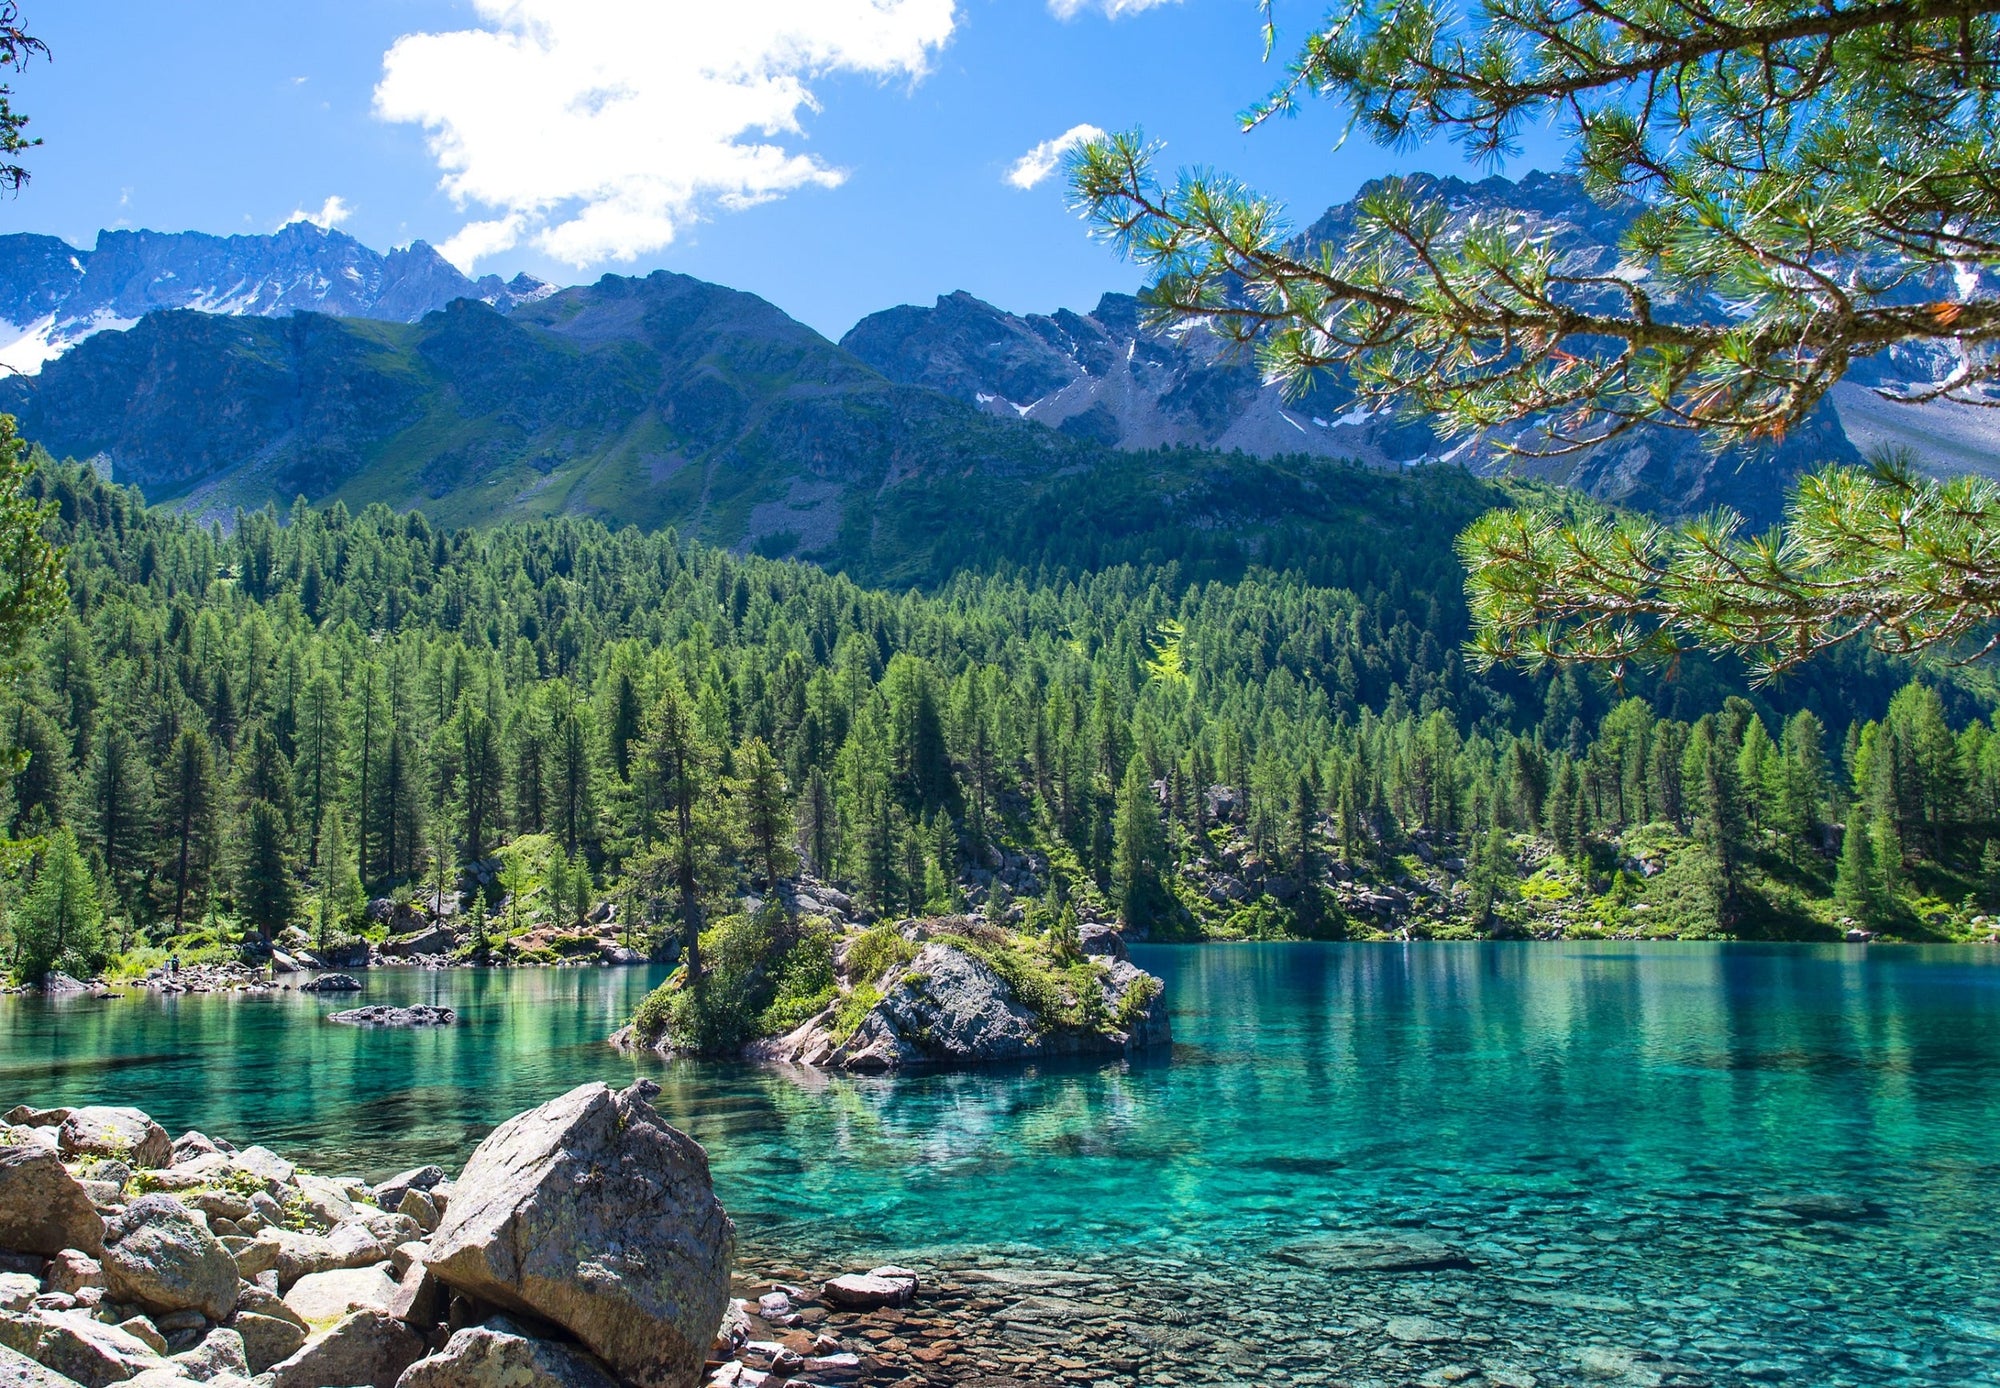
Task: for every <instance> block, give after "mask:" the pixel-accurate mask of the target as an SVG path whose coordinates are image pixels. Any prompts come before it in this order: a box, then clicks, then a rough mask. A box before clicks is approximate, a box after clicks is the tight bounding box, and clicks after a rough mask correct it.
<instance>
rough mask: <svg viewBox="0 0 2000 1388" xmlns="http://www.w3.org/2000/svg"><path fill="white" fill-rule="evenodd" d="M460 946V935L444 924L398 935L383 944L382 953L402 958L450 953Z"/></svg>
mask: <svg viewBox="0 0 2000 1388" xmlns="http://www.w3.org/2000/svg"><path fill="white" fill-rule="evenodd" d="M457 948H458V937H457V936H456V935H454V934H452V933H451V931H450V930H449V929H447V928H446V927H444V926H442V925H434V926H431V927H430V928H429V929H427V930H420V931H418V932H417V933H416V934H414V935H398V936H396V937H395V938H394V939H392V940H390V941H389V942H388V943H387V944H385V945H383V946H382V953H384V954H391V955H395V956H396V957H397V958H400V959H409V958H413V957H415V956H416V955H419V954H450V953H451V952H452V951H453V950H455V949H457Z"/></svg>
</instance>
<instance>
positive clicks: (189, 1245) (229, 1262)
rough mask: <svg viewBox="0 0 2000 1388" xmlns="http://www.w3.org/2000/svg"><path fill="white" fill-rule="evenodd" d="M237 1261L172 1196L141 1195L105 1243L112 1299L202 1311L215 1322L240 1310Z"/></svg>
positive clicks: (115, 1222)
mask: <svg viewBox="0 0 2000 1388" xmlns="http://www.w3.org/2000/svg"><path fill="white" fill-rule="evenodd" d="M237 1281H238V1278H237V1274H236V1259H235V1258H234V1257H232V1256H231V1255H230V1252H229V1250H228V1249H227V1248H224V1247H223V1246H222V1241H221V1240H220V1239H218V1238H216V1237H215V1235H213V1234H211V1233H209V1232H208V1226H206V1225H205V1224H203V1223H202V1222H201V1221H200V1220H198V1219H196V1218H195V1217H194V1215H193V1214H192V1213H191V1212H190V1211H189V1210H188V1208H187V1206H185V1205H183V1204H181V1202H180V1201H178V1200H176V1199H174V1197H173V1196H171V1195H142V1196H140V1197H139V1198H138V1199H137V1200H134V1201H133V1202H132V1203H131V1204H130V1205H127V1206H126V1207H125V1213H123V1214H122V1215H119V1216H118V1218H117V1219H115V1220H113V1221H112V1222H111V1225H110V1227H109V1229H108V1231H107V1232H106V1234H105V1238H104V1282H105V1286H106V1287H107V1288H108V1289H109V1291H110V1293H111V1296H112V1299H113V1300H116V1301H128V1302H137V1303H138V1304H139V1305H141V1306H144V1307H146V1308H147V1309H148V1310H152V1311H161V1312H172V1311H199V1312H201V1313H202V1314H203V1315H204V1316H206V1317H208V1318H209V1319H210V1320H212V1321H219V1320H223V1319H226V1318H227V1317H228V1315H229V1313H230V1312H231V1311H233V1310H235V1309H236V1283H237Z"/></svg>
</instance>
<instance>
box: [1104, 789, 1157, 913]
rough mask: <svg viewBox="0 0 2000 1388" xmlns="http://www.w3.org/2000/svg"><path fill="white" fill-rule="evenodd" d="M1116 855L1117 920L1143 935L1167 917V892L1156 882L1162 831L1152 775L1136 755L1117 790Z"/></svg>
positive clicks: (1114, 877) (1114, 876)
mask: <svg viewBox="0 0 2000 1388" xmlns="http://www.w3.org/2000/svg"><path fill="white" fill-rule="evenodd" d="M1115 853H1116V857H1115V859H1114V862H1113V867H1112V892H1113V895H1114V897H1115V899H1116V901H1117V903H1118V919H1119V922H1120V923H1121V924H1122V925H1123V926H1124V927H1125V928H1126V929H1127V930H1131V931H1134V932H1136V933H1138V934H1140V935H1145V934H1147V933H1148V932H1150V931H1152V930H1154V929H1155V928H1157V927H1159V926H1160V925H1163V924H1164V923H1165V919H1166V903H1165V900H1164V898H1165V896H1166V892H1165V889H1164V887H1163V886H1162V884H1161V874H1162V872H1163V871H1164V868H1165V860H1166V834H1165V830H1164V828H1163V826H1162V825H1161V823H1160V805H1159V799H1158V797H1156V796H1155V795H1154V793H1153V779H1152V776H1151V774H1150V771H1149V769H1148V768H1147V766H1146V763H1145V760H1144V759H1143V758H1142V757H1140V756H1137V755H1134V756H1133V758H1132V760H1131V761H1129V762H1127V763H1126V764H1125V777H1124V780H1123V781H1122V782H1121V783H1120V785H1119V788H1118V814H1117V847H1116V850H1115Z"/></svg>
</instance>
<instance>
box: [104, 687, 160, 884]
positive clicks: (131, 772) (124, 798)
mask: <svg viewBox="0 0 2000 1388" xmlns="http://www.w3.org/2000/svg"><path fill="white" fill-rule="evenodd" d="M88 783H89V785H88V796H89V802H90V829H91V847H92V848H94V849H96V850H97V853H98V855H99V856H100V857H101V858H102V859H103V860H104V869H105V874H106V877H107V879H108V880H107V884H106V885H107V886H109V888H110V890H111V897H112V900H113V901H114V902H116V903H117V905H118V906H119V908H120V909H121V910H122V911H123V912H124V913H125V915H126V916H127V917H128V918H129V917H131V916H132V915H133V914H134V913H135V912H136V911H137V909H138V905H139V888H140V883H141V882H142V881H143V880H144V878H145V872H146V864H147V862H148V860H149V859H150V856H151V851H152V845H151V843H150V837H151V830H152V823H153V817H154V815H155V813H156V808H155V805H154V798H153V776H152V772H151V771H150V770H148V769H147V767H146V765H145V763H144V762H143V761H142V760H141V759H140V755H139V745H138V743H137V742H135V741H134V740H133V737H132V734H131V732H130V731H129V730H128V729H127V728H126V726H125V723H124V721H123V720H121V719H117V718H108V719H106V720H105V721H104V723H103V725H102V726H101V727H100V728H99V729H98V733H97V738H96V743H95V746H94V747H93V749H92V752H91V759H90V771H89V777H88Z"/></svg>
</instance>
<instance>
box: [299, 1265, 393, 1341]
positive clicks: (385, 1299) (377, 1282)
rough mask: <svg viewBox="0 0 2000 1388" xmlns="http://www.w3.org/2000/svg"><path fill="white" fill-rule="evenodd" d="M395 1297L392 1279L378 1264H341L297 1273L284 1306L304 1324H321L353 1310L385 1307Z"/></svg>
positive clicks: (381, 1308)
mask: <svg viewBox="0 0 2000 1388" xmlns="http://www.w3.org/2000/svg"><path fill="white" fill-rule="evenodd" d="M395 1297H396V1283H395V1282H394V1281H393V1280H392V1279H391V1278H390V1277H389V1274H388V1273H386V1272H384V1271H382V1269H381V1268H378V1267H367V1268H344V1269H342V1270H340V1271H339V1272H315V1273H313V1274H312V1275H311V1276H309V1277H301V1278H300V1279H299V1280H298V1281H296V1282H294V1283H293V1284H292V1289H291V1290H290V1291H288V1292H286V1293H285V1306H286V1307H287V1308H288V1309H289V1310H290V1311H291V1313H292V1314H293V1315H295V1316H297V1317H298V1318H299V1319H300V1320H302V1321H304V1322H305V1323H306V1325H307V1326H308V1327H325V1326H329V1325H332V1324H334V1323H335V1322H336V1321H340V1320H344V1319H345V1318H346V1317H348V1316H350V1315H352V1314H354V1313H355V1312H356V1311H387V1310H389V1309H390V1302H392V1301H394V1300H395Z"/></svg>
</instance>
